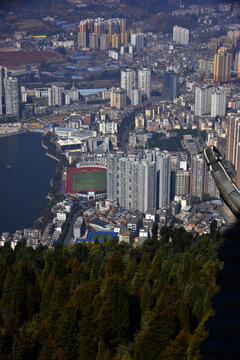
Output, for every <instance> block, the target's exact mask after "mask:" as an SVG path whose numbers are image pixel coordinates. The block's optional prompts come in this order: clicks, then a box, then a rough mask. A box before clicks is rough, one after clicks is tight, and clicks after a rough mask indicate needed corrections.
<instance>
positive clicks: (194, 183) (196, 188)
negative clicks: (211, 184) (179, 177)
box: [190, 154, 206, 199]
mask: <svg viewBox="0 0 240 360" xmlns="http://www.w3.org/2000/svg"><path fill="white" fill-rule="evenodd" d="M205 172H206V164H205V160H204V158H203V155H202V154H197V155H192V157H191V167H190V194H191V195H193V196H198V197H199V198H200V199H201V198H202V196H203V194H204V189H205Z"/></svg>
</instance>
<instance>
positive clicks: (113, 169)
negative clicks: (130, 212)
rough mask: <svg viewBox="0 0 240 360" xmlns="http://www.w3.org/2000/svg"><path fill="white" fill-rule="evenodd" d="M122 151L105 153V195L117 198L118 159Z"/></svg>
mask: <svg viewBox="0 0 240 360" xmlns="http://www.w3.org/2000/svg"><path fill="white" fill-rule="evenodd" d="M123 157H124V152H122V151H118V152H116V153H108V155H107V197H108V199H116V200H118V187H119V160H120V159H121V158H123Z"/></svg>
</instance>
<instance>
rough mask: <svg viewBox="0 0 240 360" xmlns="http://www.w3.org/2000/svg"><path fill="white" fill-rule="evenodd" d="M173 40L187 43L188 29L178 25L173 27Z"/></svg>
mask: <svg viewBox="0 0 240 360" xmlns="http://www.w3.org/2000/svg"><path fill="white" fill-rule="evenodd" d="M173 41H176V42H178V43H179V44H182V45H188V44H189V30H188V29H186V28H183V27H180V26H177V25H176V26H174V27H173Z"/></svg>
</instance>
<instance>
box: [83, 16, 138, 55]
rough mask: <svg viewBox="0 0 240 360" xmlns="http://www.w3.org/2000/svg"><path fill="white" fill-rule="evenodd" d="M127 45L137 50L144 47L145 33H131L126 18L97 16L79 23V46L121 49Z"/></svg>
mask: <svg viewBox="0 0 240 360" xmlns="http://www.w3.org/2000/svg"><path fill="white" fill-rule="evenodd" d="M126 45H131V47H132V50H135V51H138V50H141V49H143V48H144V34H143V33H132V32H131V34H130V33H129V32H128V31H127V28H126V19H120V18H114V19H107V20H106V19H103V18H97V19H86V20H82V21H80V23H79V32H78V47H82V48H90V49H100V50H108V49H110V48H112V49H117V50H120V48H121V47H123V48H124V47H126ZM123 51H124V49H123Z"/></svg>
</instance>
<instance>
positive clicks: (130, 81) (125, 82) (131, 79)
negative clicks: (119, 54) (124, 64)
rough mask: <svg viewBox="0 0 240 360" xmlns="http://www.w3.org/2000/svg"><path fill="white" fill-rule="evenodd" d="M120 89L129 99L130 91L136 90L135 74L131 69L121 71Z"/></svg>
mask: <svg viewBox="0 0 240 360" xmlns="http://www.w3.org/2000/svg"><path fill="white" fill-rule="evenodd" d="M121 88H122V89H125V90H126V92H127V96H128V97H129V98H131V94H132V90H134V89H135V88H136V72H135V70H132V69H126V70H121Z"/></svg>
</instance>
